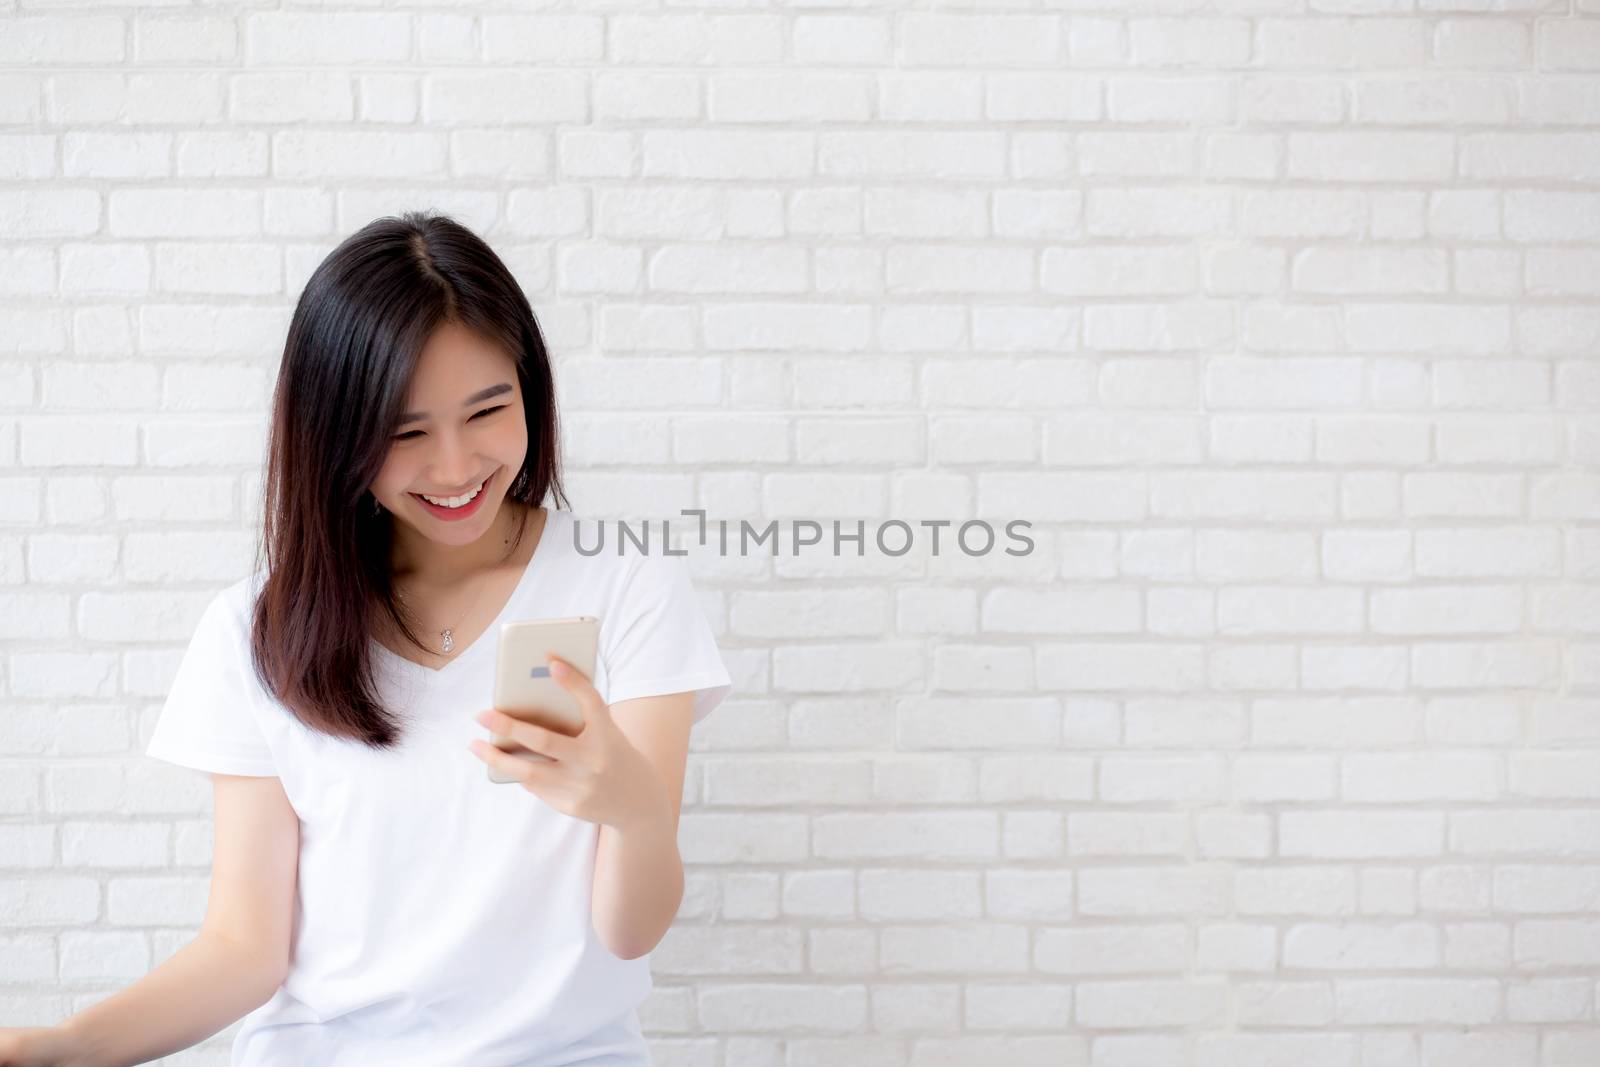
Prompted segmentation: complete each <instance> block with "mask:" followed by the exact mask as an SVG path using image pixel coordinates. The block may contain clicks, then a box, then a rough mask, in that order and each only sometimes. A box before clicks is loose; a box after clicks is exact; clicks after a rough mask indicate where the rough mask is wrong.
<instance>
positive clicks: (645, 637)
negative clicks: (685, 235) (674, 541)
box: [600, 553, 733, 723]
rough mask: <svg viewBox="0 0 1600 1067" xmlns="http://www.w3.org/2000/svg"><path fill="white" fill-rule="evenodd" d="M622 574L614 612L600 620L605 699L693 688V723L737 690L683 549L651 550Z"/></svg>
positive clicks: (688, 690)
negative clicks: (670, 553) (664, 552)
mask: <svg viewBox="0 0 1600 1067" xmlns="http://www.w3.org/2000/svg"><path fill="white" fill-rule="evenodd" d="M634 558H635V559H637V560H638V564H637V565H636V566H635V567H634V569H633V570H632V572H631V573H630V574H629V575H628V576H627V577H626V578H624V579H623V585H622V589H621V592H620V594H619V595H618V598H617V600H618V602H617V605H616V607H615V608H614V609H613V611H612V617H611V618H610V619H603V620H601V631H602V632H601V638H600V655H601V657H602V658H603V660H604V662H605V666H606V678H607V692H606V701H607V702H608V703H611V704H615V703H617V702H619V701H623V700H632V699H633V698H635V697H646V696H659V695H661V694H663V693H684V692H693V693H694V719H693V722H694V723H698V722H700V720H701V719H704V718H705V717H706V716H707V715H709V714H711V711H712V709H713V708H715V707H716V706H717V705H718V704H720V703H722V700H723V698H724V697H726V696H727V695H728V694H729V693H730V692H731V691H732V690H733V679H732V677H731V676H730V675H729V674H728V668H727V667H726V666H725V665H724V664H723V662H722V654H721V652H720V651H718V649H717V642H716V638H715V637H714V636H713V635H712V633H711V626H710V624H709V623H708V622H707V621H706V616H705V612H704V610H702V608H701V606H700V602H699V600H698V599H697V598H696V595H695V591H694V587H693V585H692V584H691V583H690V580H689V568H688V565H687V564H686V563H685V562H684V557H682V556H667V555H661V554H650V553H646V554H643V555H640V556H636V557H634Z"/></svg>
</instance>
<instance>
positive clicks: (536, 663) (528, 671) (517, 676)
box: [489, 615, 600, 784]
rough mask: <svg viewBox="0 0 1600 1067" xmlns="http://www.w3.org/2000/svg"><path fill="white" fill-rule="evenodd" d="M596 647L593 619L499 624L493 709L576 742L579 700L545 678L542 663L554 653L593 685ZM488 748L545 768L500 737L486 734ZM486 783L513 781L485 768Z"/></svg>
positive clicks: (596, 628) (581, 617) (596, 620)
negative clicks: (581, 673) (490, 745)
mask: <svg viewBox="0 0 1600 1067" xmlns="http://www.w3.org/2000/svg"><path fill="white" fill-rule="evenodd" d="M599 642H600V620H599V618H597V617H596V616H593V615H577V616H573V617H572V618H568V619H518V620H515V621H512V622H508V623H503V624H502V625H501V627H500V645H499V650H498V653H497V659H496V662H495V671H494V706H495V708H497V709H498V710H500V711H503V712H505V713H506V714H507V715H510V716H511V717H512V718H516V719H521V720H523V721H524V722H531V723H537V724H538V725H540V726H543V727H546V728H547V729H551V730H554V731H556V732H557V733H562V734H566V735H567V736H569V737H571V736H575V735H576V734H578V733H579V732H580V731H582V729H583V710H582V709H581V708H580V707H579V706H578V698H577V697H575V696H573V695H572V694H571V693H569V692H567V691H566V689H564V688H563V687H562V685H561V683H560V682H558V681H556V680H555V679H554V678H552V677H550V663H549V660H548V659H546V657H547V656H548V655H549V654H550V653H552V652H553V653H555V655H556V656H557V657H559V658H561V659H564V660H566V661H567V662H568V663H570V664H572V665H573V666H574V667H576V668H577V669H578V670H580V671H582V672H583V673H584V674H585V675H586V676H587V677H588V678H589V680H590V681H591V682H592V681H593V680H594V661H595V652H596V649H597V648H598V646H599ZM489 743H490V744H492V745H494V747H495V748H498V749H499V750H500V751H502V752H511V753H514V754H515V755H516V756H517V758H519V759H525V760H531V761H533V762H536V763H548V762H550V757H548V756H543V755H540V754H539V753H537V752H530V751H529V750H528V749H525V748H523V747H522V746H521V745H519V744H517V743H516V742H515V741H513V740H511V739H510V738H508V737H505V736H504V735H502V734H490V735H489ZM489 781H491V782H497V783H500V784H505V783H507V782H514V781H516V779H515V778H511V777H508V776H507V775H505V774H504V773H502V772H500V771H498V770H496V769H495V768H493V767H490V768H489Z"/></svg>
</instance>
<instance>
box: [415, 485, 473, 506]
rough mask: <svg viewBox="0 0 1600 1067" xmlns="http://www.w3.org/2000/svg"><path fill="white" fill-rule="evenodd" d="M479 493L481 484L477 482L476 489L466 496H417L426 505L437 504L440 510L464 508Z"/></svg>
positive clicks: (424, 494)
mask: <svg viewBox="0 0 1600 1067" xmlns="http://www.w3.org/2000/svg"><path fill="white" fill-rule="evenodd" d="M488 480H489V479H487V478H485V479H484V480H483V481H484V482H486V481H488ZM481 492H483V482H479V483H478V486H477V488H476V489H474V490H473V491H472V492H470V493H468V494H467V495H466V496H449V497H439V496H429V495H428V494H427V493H418V494H417V495H418V496H420V497H421V498H422V499H424V500H426V501H427V502H428V503H430V504H437V505H439V506H440V507H441V508H459V507H465V506H466V505H468V504H470V503H472V498H473V497H475V496H477V495H478V494H479V493H481Z"/></svg>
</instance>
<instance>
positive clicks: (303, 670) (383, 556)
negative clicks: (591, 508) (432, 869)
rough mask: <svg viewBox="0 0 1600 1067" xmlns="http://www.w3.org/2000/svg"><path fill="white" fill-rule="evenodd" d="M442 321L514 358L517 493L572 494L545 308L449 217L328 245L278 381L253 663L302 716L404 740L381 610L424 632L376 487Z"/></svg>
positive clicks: (367, 229) (415, 218)
mask: <svg viewBox="0 0 1600 1067" xmlns="http://www.w3.org/2000/svg"><path fill="white" fill-rule="evenodd" d="M446 322H458V323H460V324H461V325H462V326H464V327H466V328H468V329H470V330H473V331H474V332H476V333H478V334H479V335H481V336H483V337H484V338H486V339H488V340H490V341H492V342H494V343H495V344H497V345H498V346H499V347H500V348H501V349H503V350H504V351H505V352H507V353H509V354H510V355H511V357H512V359H513V360H514V361H515V363H516V372H517V381H518V383H519V385H520V388H521V390H522V398H523V415H524V418H525V419H526V421H527V427H528V452H527V456H526V458H525V459H524V461H523V465H522V468H521V470H520V471H519V472H518V474H517V476H516V477H515V478H514V479H513V480H512V482H511V484H510V486H509V487H508V489H507V499H508V500H513V501H516V502H518V503H519V504H521V505H523V506H526V507H530V508H532V507H538V506H539V505H540V503H541V502H542V501H543V500H544V499H545V496H546V495H547V493H551V492H553V493H554V498H555V500H556V501H558V502H561V503H565V493H564V492H563V491H562V489H561V473H560V456H559V455H558V452H557V449H558V442H559V441H560V433H559V426H558V422H557V415H556V404H555V383H554V378H553V375H552V373H551V369H550V361H549V358H548V355H547V353H546V351H545V345H544V338H543V337H542V336H541V334H540V332H539V324H538V322H537V321H536V320H535V319H534V316H533V309H532V308H531V307H530V306H529V304H528V300H527V297H526V296H524V295H523V292H522V290H521V288H520V287H519V286H518V285H517V282H516V279H515V278H513V277H512V275H511V272H510V271H509V270H507V269H506V266H505V264H504V263H503V262H501V260H500V258H499V257H498V256H496V255H495V254H494V252H493V251H491V250H490V248H489V246H488V245H487V244H485V243H484V241H483V240H482V239H481V238H479V237H478V236H477V235H475V234H474V233H472V232H471V231H470V230H468V229H467V228H466V227H464V226H462V225H461V224H460V223H458V222H456V221H454V220H453V219H450V218H448V217H446V216H443V215H436V214H431V213H425V212H415V211H413V212H406V213H404V214H401V215H399V216H398V217H395V216H385V217H384V218H380V219H377V220H375V221H373V222H371V223H368V224H367V225H366V226H363V227H362V228H361V229H360V230H359V231H357V232H356V233H354V234H352V235H351V236H350V237H349V238H347V239H346V240H345V241H343V242H342V243H341V244H340V245H339V246H338V247H337V248H335V249H334V250H333V251H332V252H331V253H329V255H328V257H327V258H326V259H324V260H323V261H322V263H321V264H320V265H319V266H318V267H317V269H316V271H315V272H314V273H313V274H312V275H311V278H310V280H309V281H307V283H306V287H305V291H304V292H302V293H301V294H300V300H299V302H298V303H297V304H296V305H295V310H294V317H293V319H292V320H291V321H290V323H289V334H288V338H287V340H286V341H285V343H284V348H283V361H282V364H281V365H280V367H279V370H278V380H277V385H276V388H275V390H274V393H273V402H272V422H271V429H270V434H269V439H268V446H267V463H266V476H265V479H264V482H263V507H262V516H263V522H262V530H261V533H262V538H261V542H260V544H259V545H258V548H257V567H258V569H260V567H261V566H262V564H261V559H262V557H263V556H264V557H265V569H266V571H267V576H266V579H265V582H264V584H263V585H262V587H261V592H260V594H259V596H258V597H257V598H256V601H255V608H254V612H253V617H252V622H251V640H250V643H251V654H252V658H253V660H254V667H255V671H256V674H257V676H258V678H259V679H260V680H261V682H262V684H263V685H265V686H266V687H267V689H268V690H269V691H270V692H271V693H272V694H273V695H274V696H276V697H277V699H278V700H279V702H280V703H282V704H283V705H284V706H285V707H287V708H288V709H289V710H290V711H291V712H292V713H293V714H294V715H295V716H296V717H297V718H298V719H299V720H300V721H301V722H302V723H304V724H305V725H306V726H308V727H310V728H312V729H314V730H318V731H321V732H322V733H325V734H329V735H332V736H334V737H341V738H348V739H353V740H356V741H360V742H362V743H364V744H367V745H369V746H371V747H373V748H378V749H387V748H392V747H394V746H395V745H397V744H398V743H399V740H400V732H401V731H400V726H401V724H400V722H399V721H397V719H396V718H395V716H394V714H393V713H392V712H391V711H389V710H388V709H386V708H384V706H383V705H382V703H381V702H380V701H379V700H378V699H377V696H376V692H377V690H376V686H375V681H374V677H375V675H374V669H373V668H374V663H373V652H372V649H371V647H370V644H369V639H370V638H371V636H372V635H373V633H374V623H375V621H376V620H377V619H378V618H379V617H381V616H383V615H387V617H388V618H389V619H390V620H391V621H392V622H393V624H394V626H395V627H397V628H398V630H399V631H400V632H401V633H403V634H404V635H405V637H406V638H408V639H409V640H411V641H413V642H414V643H415V644H416V645H417V647H418V648H419V649H422V648H425V647H426V646H424V645H423V644H422V642H421V641H418V640H417V638H416V635H415V631H414V630H413V621H414V620H413V619H412V617H411V615H410V613H409V610H408V609H407V608H405V607H404V602H403V601H401V600H399V599H398V598H397V597H396V596H395V590H394V583H393V576H392V572H391V569H390V561H391V549H392V545H393V538H394V528H393V524H394V522H395V520H394V517H393V516H392V515H390V514H389V512H388V511H387V510H384V511H383V512H382V513H381V514H380V513H375V509H374V508H373V506H372V505H373V500H374V498H373V496H372V495H371V493H370V492H369V491H368V490H369V488H370V486H371V485H372V483H373V481H374V480H375V479H376V478H377V476H378V472H379V470H380V469H381V468H382V467H383V464H384V461H385V459H386V457H387V455H388V451H389V447H390V437H391V435H392V434H393V432H394V431H395V429H396V426H397V423H398V421H399V417H400V415H401V414H402V413H403V411H404V409H405V405H406V398H407V395H408V393H409V391H410V385H411V381H412V378H413V376H414V374H415V371H416V366H417V360H418V357H419V355H420V354H421V352H422V349H423V346H424V345H425V344H426V343H427V340H428V338H429V336H430V335H431V334H432V333H433V331H434V330H435V329H436V328H437V327H438V326H440V325H441V324H443V323H446ZM517 536H518V538H519V539H520V537H521V533H520V529H519V532H518V535H517ZM514 550H515V549H513V551H514Z"/></svg>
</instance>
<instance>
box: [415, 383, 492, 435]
mask: <svg viewBox="0 0 1600 1067" xmlns="http://www.w3.org/2000/svg"><path fill="white" fill-rule="evenodd" d="M509 392H511V383H510V382H501V383H500V384H499V385H491V386H489V388H487V389H479V390H478V391H477V392H476V393H473V394H472V395H471V396H469V397H467V398H466V399H465V400H463V401H462V402H461V406H462V407H464V408H470V407H471V406H472V405H474V404H479V403H482V402H483V401H485V400H488V399H489V398H490V397H491V396H499V395H500V394H501V393H509ZM427 417H428V413H427V412H426V411H409V412H407V413H406V414H404V415H401V416H400V421H399V422H398V423H396V425H398V426H404V425H405V424H406V423H408V422H416V421H418V420H419V419H425V418H427Z"/></svg>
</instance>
